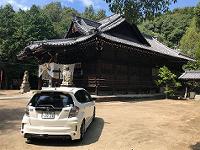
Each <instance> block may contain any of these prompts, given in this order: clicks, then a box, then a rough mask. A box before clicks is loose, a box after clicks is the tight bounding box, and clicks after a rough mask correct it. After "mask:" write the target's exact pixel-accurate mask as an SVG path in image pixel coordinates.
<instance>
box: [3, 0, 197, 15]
mask: <svg viewBox="0 0 200 150" xmlns="http://www.w3.org/2000/svg"><path fill="white" fill-rule="evenodd" d="M55 1H60V2H61V3H62V5H63V6H68V7H72V8H75V9H77V10H78V11H80V12H82V11H83V10H84V8H85V7H86V6H89V5H93V7H94V8H95V10H98V9H104V10H106V13H107V15H109V14H111V13H110V11H109V9H108V6H107V4H106V3H105V1H104V0H0V5H5V4H7V3H9V4H11V5H12V6H13V7H14V9H15V10H18V9H19V8H21V9H23V10H27V9H29V8H30V7H31V5H33V4H35V5H38V6H41V7H42V6H44V5H46V4H48V3H50V2H55ZM199 1H200V0H177V3H176V4H172V5H171V6H170V9H171V10H173V9H174V8H182V7H187V6H195V5H197V3H198V2H199Z"/></svg>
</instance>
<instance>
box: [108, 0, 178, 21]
mask: <svg viewBox="0 0 200 150" xmlns="http://www.w3.org/2000/svg"><path fill="white" fill-rule="evenodd" d="M105 1H106V2H107V3H108V4H109V8H110V10H111V11H112V12H114V13H119V14H123V15H124V16H125V17H126V19H127V20H128V21H129V22H131V23H137V22H139V21H141V20H144V19H152V18H154V17H155V16H158V15H160V14H162V13H163V12H166V11H167V10H168V8H169V5H170V4H171V3H175V2H176V1H177V0H164V1H163V0H156V1H144V0H137V1H133V0H105Z"/></svg>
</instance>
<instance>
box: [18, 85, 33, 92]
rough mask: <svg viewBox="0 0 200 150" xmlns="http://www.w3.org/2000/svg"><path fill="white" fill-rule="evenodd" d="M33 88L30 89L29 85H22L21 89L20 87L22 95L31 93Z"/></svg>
mask: <svg viewBox="0 0 200 150" xmlns="http://www.w3.org/2000/svg"><path fill="white" fill-rule="evenodd" d="M30 90H31V88H30V84H29V83H22V85H21V87H20V93H27V92H30Z"/></svg>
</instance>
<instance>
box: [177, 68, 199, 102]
mask: <svg viewBox="0 0 200 150" xmlns="http://www.w3.org/2000/svg"><path fill="white" fill-rule="evenodd" d="M179 79H181V80H183V81H184V82H185V83H186V82H188V81H190V84H191V85H188V84H187V83H186V90H185V96H184V97H185V98H186V96H187V93H188V86H190V87H193V89H191V88H190V89H189V92H190V94H189V96H190V98H191V99H194V97H195V92H196V91H197V92H200V91H199V90H197V89H194V88H195V87H196V86H198V85H200V70H189V71H185V72H184V73H183V74H182V75H181V76H180V77H179Z"/></svg>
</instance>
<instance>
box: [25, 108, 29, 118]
mask: <svg viewBox="0 0 200 150" xmlns="http://www.w3.org/2000/svg"><path fill="white" fill-rule="evenodd" d="M25 114H26V115H27V116H29V109H28V107H26V109H25Z"/></svg>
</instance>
